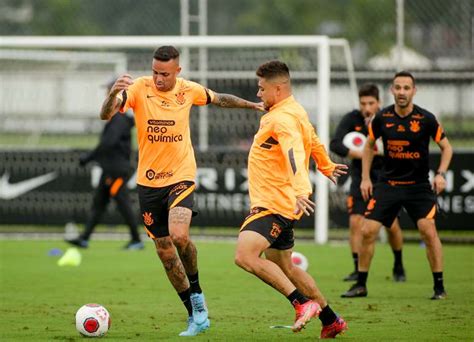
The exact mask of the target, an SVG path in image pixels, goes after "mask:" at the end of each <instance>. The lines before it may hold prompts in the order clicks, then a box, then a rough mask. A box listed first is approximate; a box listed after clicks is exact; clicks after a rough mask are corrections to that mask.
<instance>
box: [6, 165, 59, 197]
mask: <svg viewBox="0 0 474 342" xmlns="http://www.w3.org/2000/svg"><path fill="white" fill-rule="evenodd" d="M56 177H57V175H56V172H50V173H47V174H45V175H42V176H38V177H35V178H30V179H26V180H23V181H20V182H17V183H15V184H12V183H10V182H9V179H10V174H9V173H8V172H5V173H4V174H3V176H2V178H1V179H0V199H6V200H9V199H13V198H16V197H20V196H21V195H24V194H26V193H27V192H30V191H31V190H33V189H36V188H38V187H40V186H41V185H43V184H46V183H48V182H51V181H52V180H53V179H55V178H56Z"/></svg>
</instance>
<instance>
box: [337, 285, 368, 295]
mask: <svg viewBox="0 0 474 342" xmlns="http://www.w3.org/2000/svg"><path fill="white" fill-rule="evenodd" d="M367 294H368V292H367V287H365V286H362V285H359V284H357V283H355V284H354V285H352V286H351V288H350V289H349V291H347V292H345V293H343V294H342V295H341V297H342V298H354V297H367Z"/></svg>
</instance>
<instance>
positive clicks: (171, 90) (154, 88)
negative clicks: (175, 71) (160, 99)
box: [151, 77, 183, 94]
mask: <svg viewBox="0 0 474 342" xmlns="http://www.w3.org/2000/svg"><path fill="white" fill-rule="evenodd" d="M182 80H183V79H182V78H181V77H176V83H175V84H174V87H173V89H170V90H168V91H160V90H158V89H157V88H156V84H155V82H153V77H152V79H151V84H152V85H153V87H152V89H153V92H154V93H156V94H172V93H173V92H174V91H175V90H176V87H178V83H181V81H182Z"/></svg>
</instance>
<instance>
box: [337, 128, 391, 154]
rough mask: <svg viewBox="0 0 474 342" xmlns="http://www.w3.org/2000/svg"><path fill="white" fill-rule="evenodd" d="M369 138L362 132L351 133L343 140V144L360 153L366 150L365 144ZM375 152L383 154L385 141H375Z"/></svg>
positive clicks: (379, 139)
mask: <svg viewBox="0 0 474 342" xmlns="http://www.w3.org/2000/svg"><path fill="white" fill-rule="evenodd" d="M366 141H367V137H366V136H365V135H363V134H362V133H360V132H356V131H353V132H349V133H347V134H346V135H345V136H344V138H343V139H342V144H343V145H344V146H346V147H347V148H348V149H350V150H354V151H360V152H362V150H363V149H364V145H365V142H366ZM374 151H380V152H383V141H382V139H381V138H378V139H377V140H376V141H375V145H374Z"/></svg>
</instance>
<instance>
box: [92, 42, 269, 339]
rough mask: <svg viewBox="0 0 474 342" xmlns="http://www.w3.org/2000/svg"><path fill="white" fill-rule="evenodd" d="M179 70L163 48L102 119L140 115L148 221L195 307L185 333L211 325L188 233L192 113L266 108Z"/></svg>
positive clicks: (142, 194) (170, 50) (117, 93)
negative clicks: (182, 75) (183, 75)
mask: <svg viewBox="0 0 474 342" xmlns="http://www.w3.org/2000/svg"><path fill="white" fill-rule="evenodd" d="M180 71H181V67H180V65H179V52H178V50H177V49H176V48H174V47H173V46H161V47H159V48H158V49H157V50H156V51H155V52H154V55H153V61H152V76H148V77H140V78H138V79H135V80H132V77H131V76H130V75H128V74H125V75H123V76H121V77H120V78H119V79H118V80H117V82H115V85H114V86H113V87H112V90H111V91H110V93H109V96H108V97H107V98H106V99H105V101H104V104H103V107H102V111H101V116H100V117H101V119H103V120H108V119H110V117H111V116H112V115H113V114H114V113H115V112H116V111H118V110H120V111H121V112H125V111H126V110H127V109H129V108H131V109H133V112H134V113H135V122H136V127H137V139H138V146H139V158H138V171H137V183H138V195H139V202H140V210H141V214H142V217H143V222H144V224H145V229H146V231H147V234H148V235H149V236H150V238H152V239H153V241H154V243H155V246H156V250H157V253H158V256H159V258H160V260H161V262H162V263H163V266H164V268H165V271H166V274H167V276H168V279H169V280H170V282H171V284H172V285H173V287H174V288H175V290H176V291H177V292H178V295H179V297H180V298H181V300H182V302H183V304H184V306H185V307H186V309H187V311H188V328H187V330H185V331H183V332H182V333H181V334H180V336H194V335H197V334H198V333H200V332H202V331H204V330H206V329H208V328H209V325H210V322H209V319H208V310H207V307H206V304H205V299H204V294H203V293H202V290H201V287H200V284H199V278H198V266H197V251H196V247H195V245H194V243H193V242H192V241H191V240H190V236H189V226H190V223H191V217H192V216H193V210H192V209H193V198H194V197H193V193H194V189H195V184H194V179H195V176H196V161H195V157H194V150H193V147H192V144H191V137H190V129H189V115H190V110H191V107H192V106H193V105H198V106H201V105H207V104H210V103H213V104H215V105H217V106H221V107H235V108H250V109H256V110H263V105H261V104H258V103H254V102H249V101H246V100H243V99H241V98H238V97H236V96H233V95H228V94H219V93H215V92H213V91H211V90H209V89H206V88H205V87H203V86H201V85H200V84H197V83H195V82H191V81H188V80H185V79H183V78H179V77H178V74H179V73H180ZM176 251H177V253H178V255H177V254H176Z"/></svg>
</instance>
